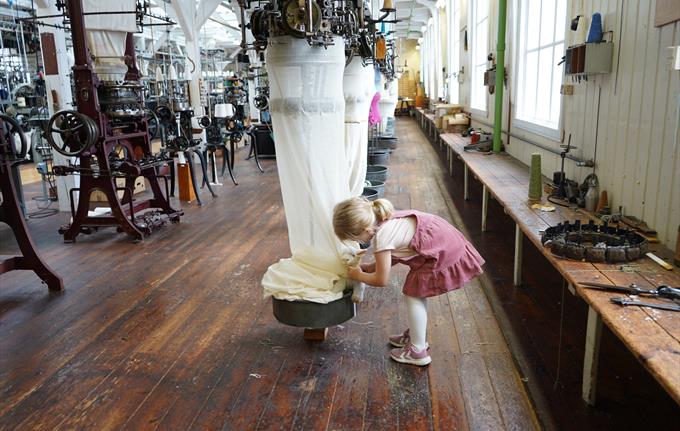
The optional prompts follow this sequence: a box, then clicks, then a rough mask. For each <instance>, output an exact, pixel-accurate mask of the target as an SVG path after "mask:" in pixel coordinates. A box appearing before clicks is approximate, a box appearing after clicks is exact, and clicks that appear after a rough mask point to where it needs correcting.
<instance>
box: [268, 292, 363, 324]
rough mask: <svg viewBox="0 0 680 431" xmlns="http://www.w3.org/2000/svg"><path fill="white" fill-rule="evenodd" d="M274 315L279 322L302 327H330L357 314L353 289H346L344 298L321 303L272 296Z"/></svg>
mask: <svg viewBox="0 0 680 431" xmlns="http://www.w3.org/2000/svg"><path fill="white" fill-rule="evenodd" d="M272 307H273V309H274V317H276V320H278V321H279V322H281V323H283V324H285V325H290V326H297V327H301V328H328V327H330V326H335V325H339V324H341V323H342V322H346V321H348V320H349V319H351V318H352V317H354V316H355V315H356V304H354V302H353V301H352V291H351V290H348V291H345V292H344V293H343V295H342V298H340V299H336V300H335V301H332V302H329V303H328V304H319V303H318V302H310V301H285V300H282V299H276V298H273V297H272Z"/></svg>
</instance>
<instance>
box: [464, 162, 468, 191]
mask: <svg viewBox="0 0 680 431" xmlns="http://www.w3.org/2000/svg"><path fill="white" fill-rule="evenodd" d="M463 163H464V164H463V200H468V166H467V164H466V163H465V162H463Z"/></svg>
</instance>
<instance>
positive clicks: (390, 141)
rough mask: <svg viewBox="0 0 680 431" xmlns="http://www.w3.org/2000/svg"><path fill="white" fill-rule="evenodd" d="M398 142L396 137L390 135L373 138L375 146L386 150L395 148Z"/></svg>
mask: <svg viewBox="0 0 680 431" xmlns="http://www.w3.org/2000/svg"><path fill="white" fill-rule="evenodd" d="M398 143H399V141H398V140H397V138H396V137H392V136H381V137H378V139H376V140H375V145H376V147H378V148H381V149H388V150H395V149H396V148H397V144H398Z"/></svg>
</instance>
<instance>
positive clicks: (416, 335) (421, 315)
mask: <svg viewBox="0 0 680 431" xmlns="http://www.w3.org/2000/svg"><path fill="white" fill-rule="evenodd" d="M404 301H405V302H406V313H407V315H408V327H409V335H410V336H411V344H413V346H414V347H415V348H416V349H418V350H422V349H424V348H425V347H427V303H426V302H425V298H414V297H412V296H407V295H404Z"/></svg>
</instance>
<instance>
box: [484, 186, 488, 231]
mask: <svg viewBox="0 0 680 431" xmlns="http://www.w3.org/2000/svg"><path fill="white" fill-rule="evenodd" d="M488 209H489V190H487V188H486V185H483V186H482V232H486V212H487V210H488Z"/></svg>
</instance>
